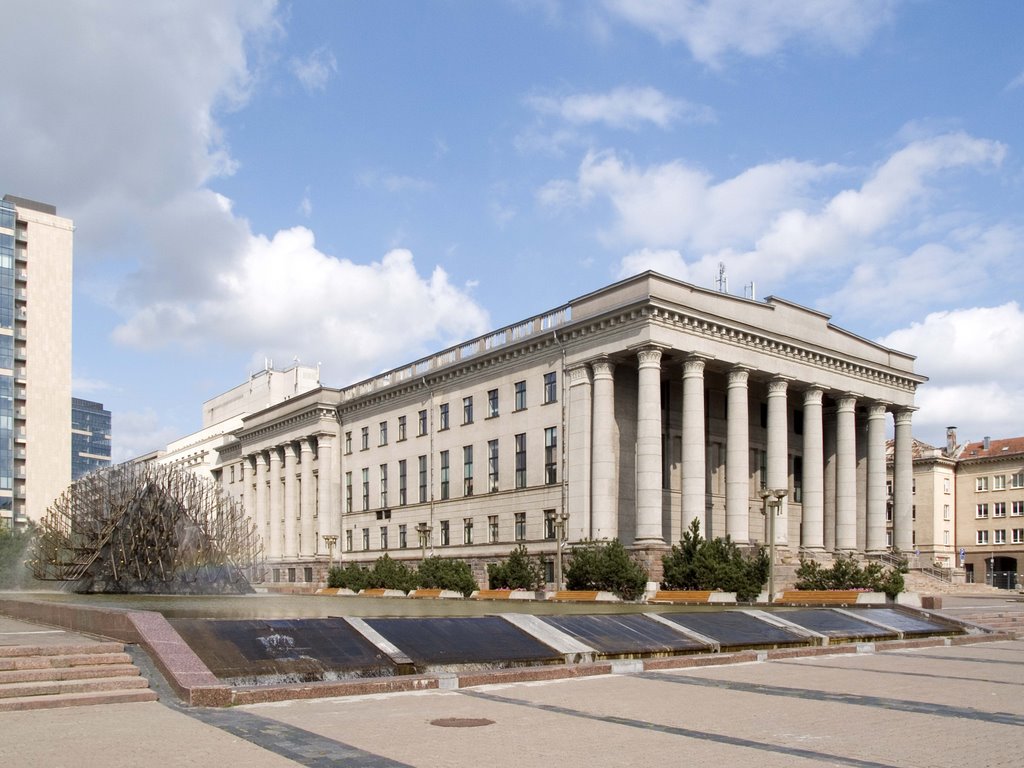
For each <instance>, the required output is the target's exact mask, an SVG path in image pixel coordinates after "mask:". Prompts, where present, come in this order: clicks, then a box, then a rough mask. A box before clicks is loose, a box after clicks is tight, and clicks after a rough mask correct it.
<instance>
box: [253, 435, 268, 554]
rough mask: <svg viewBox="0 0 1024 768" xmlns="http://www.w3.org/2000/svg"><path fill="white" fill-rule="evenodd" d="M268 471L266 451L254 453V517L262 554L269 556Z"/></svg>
mask: <svg viewBox="0 0 1024 768" xmlns="http://www.w3.org/2000/svg"><path fill="white" fill-rule="evenodd" d="M269 482H270V471H269V468H268V460H267V453H266V451H260V452H259V453H257V454H256V519H257V520H259V521H260V528H259V534H260V538H261V539H262V540H263V556H264V557H267V558H269V557H270V486H269V485H268V483H269Z"/></svg>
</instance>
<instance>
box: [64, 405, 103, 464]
mask: <svg viewBox="0 0 1024 768" xmlns="http://www.w3.org/2000/svg"><path fill="white" fill-rule="evenodd" d="M110 432H111V419H110V411H108V410H106V409H105V408H104V407H103V403H95V402H93V401H92V400H83V399H82V398H79V397H73V398H71V479H72V480H77V479H78V478H80V477H82V476H84V475H87V474H89V473H90V472H92V471H94V470H97V469H101V468H103V467H109V466H110Z"/></svg>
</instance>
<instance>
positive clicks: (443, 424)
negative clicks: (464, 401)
mask: <svg viewBox="0 0 1024 768" xmlns="http://www.w3.org/2000/svg"><path fill="white" fill-rule="evenodd" d="M438 420H439V425H438V427H437V428H438V430H445V429H448V403H441V409H440V417H439V419H438Z"/></svg>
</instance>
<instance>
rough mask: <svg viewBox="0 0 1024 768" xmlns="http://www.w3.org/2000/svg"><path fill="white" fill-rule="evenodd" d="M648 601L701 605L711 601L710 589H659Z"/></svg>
mask: <svg viewBox="0 0 1024 768" xmlns="http://www.w3.org/2000/svg"><path fill="white" fill-rule="evenodd" d="M648 602H651V603H674V604H676V605H687V604H690V605H703V604H705V603H709V602H711V590H699V589H659V590H658V591H657V592H655V593H654V597H652V598H651V599H650V600H649V601H648Z"/></svg>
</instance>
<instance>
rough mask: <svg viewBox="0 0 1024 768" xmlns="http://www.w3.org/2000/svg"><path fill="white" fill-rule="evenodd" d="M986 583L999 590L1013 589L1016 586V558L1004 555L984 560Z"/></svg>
mask: <svg viewBox="0 0 1024 768" xmlns="http://www.w3.org/2000/svg"><path fill="white" fill-rule="evenodd" d="M985 565H986V566H987V573H986V576H987V581H988V583H989V584H991V585H992V586H993V587H998V588H999V589H1014V588H1015V587H1016V586H1017V558H1015V557H1007V556H1005V555H1000V556H995V557H989V558H986V559H985Z"/></svg>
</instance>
